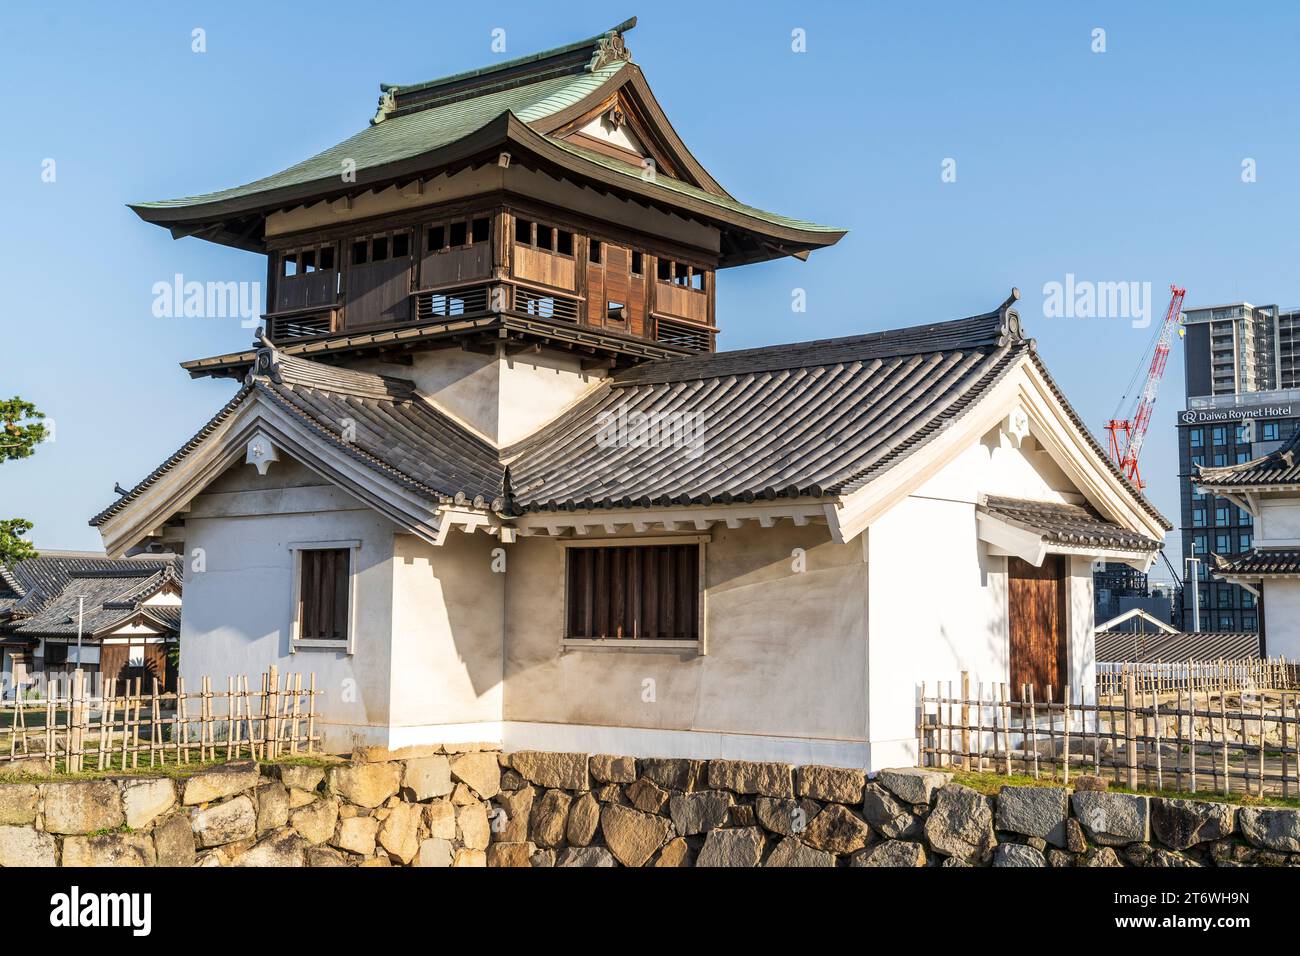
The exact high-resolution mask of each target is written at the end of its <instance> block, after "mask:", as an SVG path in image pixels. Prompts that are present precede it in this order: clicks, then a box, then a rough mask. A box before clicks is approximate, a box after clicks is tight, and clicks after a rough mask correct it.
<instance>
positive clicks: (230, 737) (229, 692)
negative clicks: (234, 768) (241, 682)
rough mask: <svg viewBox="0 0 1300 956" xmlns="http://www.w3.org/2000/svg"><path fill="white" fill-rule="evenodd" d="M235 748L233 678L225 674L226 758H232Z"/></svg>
mask: <svg viewBox="0 0 1300 956" xmlns="http://www.w3.org/2000/svg"><path fill="white" fill-rule="evenodd" d="M234 749H235V691H234V680H233V679H232V678H231V676H230V675H229V674H227V675H226V760H233V759H234V758H233V757H232V756H231V755H232V754H233V753H234Z"/></svg>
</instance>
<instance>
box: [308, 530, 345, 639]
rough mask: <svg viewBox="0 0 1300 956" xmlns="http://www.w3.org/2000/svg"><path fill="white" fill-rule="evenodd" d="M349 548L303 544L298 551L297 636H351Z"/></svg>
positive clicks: (330, 637)
mask: <svg viewBox="0 0 1300 956" xmlns="http://www.w3.org/2000/svg"><path fill="white" fill-rule="evenodd" d="M351 558H352V552H351V549H349V548H312V549H308V548H304V549H302V550H301V551H300V552H299V572H298V573H299V575H300V578H299V581H298V640H300V641H346V640H347V639H348V592H349V590H350V589H349V587H348V578H349V574H350V572H351Z"/></svg>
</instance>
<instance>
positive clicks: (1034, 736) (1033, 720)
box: [1025, 684, 1038, 780]
mask: <svg viewBox="0 0 1300 956" xmlns="http://www.w3.org/2000/svg"><path fill="white" fill-rule="evenodd" d="M1025 686H1026V687H1028V689H1029V694H1028V700H1029V736H1028V738H1027V741H1028V743H1029V745H1030V747H1031V748H1032V750H1033V753H1034V779H1035V780H1037V779H1038V717H1037V715H1036V714H1035V713H1034V685H1033V684H1026V685H1025Z"/></svg>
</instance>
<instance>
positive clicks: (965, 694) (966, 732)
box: [960, 671, 970, 771]
mask: <svg viewBox="0 0 1300 956" xmlns="http://www.w3.org/2000/svg"><path fill="white" fill-rule="evenodd" d="M960 706H961V768H962V769H963V770H966V771H969V770H970V671H962V672H961V705H960Z"/></svg>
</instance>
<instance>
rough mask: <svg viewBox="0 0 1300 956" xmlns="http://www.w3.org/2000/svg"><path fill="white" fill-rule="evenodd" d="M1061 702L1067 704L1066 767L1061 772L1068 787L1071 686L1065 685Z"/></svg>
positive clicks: (1071, 720)
mask: <svg viewBox="0 0 1300 956" xmlns="http://www.w3.org/2000/svg"><path fill="white" fill-rule="evenodd" d="M1061 700H1062V701H1063V702H1064V703H1065V753H1064V755H1063V756H1064V757H1065V765H1064V767H1063V768H1062V770H1061V774H1062V778H1063V780H1064V782H1065V786H1067V787H1068V786H1069V785H1070V724H1071V723H1072V722H1073V719H1072V716H1073V715H1072V714H1071V713H1070V710H1071V708H1070V704H1071V703H1072V700H1073V698H1071V696H1070V685H1069V684H1066V685H1065V693H1064V694H1062V695H1061Z"/></svg>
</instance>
